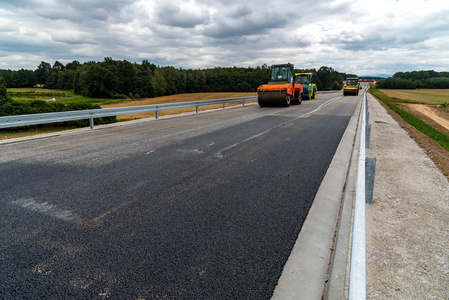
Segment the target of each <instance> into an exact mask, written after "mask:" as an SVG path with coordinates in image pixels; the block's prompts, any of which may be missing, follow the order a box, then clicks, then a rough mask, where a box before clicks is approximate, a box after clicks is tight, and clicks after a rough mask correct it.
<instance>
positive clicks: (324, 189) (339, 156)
mask: <svg viewBox="0 0 449 300" xmlns="http://www.w3.org/2000/svg"><path fill="white" fill-rule="evenodd" d="M361 104H362V101H361V100H360V103H359V104H358V105H357V107H356V109H355V111H354V113H353V115H352V117H351V119H350V121H349V124H348V127H347V128H346V131H345V133H344V134H343V137H342V139H341V141H340V144H339V146H338V148H337V151H336V153H335V155H334V157H333V159H332V162H331V164H330V166H329V168H328V170H327V172H326V175H325V177H324V179H323V181H322V183H321V185H320V188H319V189H318V192H317V194H316V196H315V199H314V201H313V204H312V206H311V208H310V211H309V214H308V215H307V218H306V220H305V222H304V225H303V227H302V229H301V232H300V233H299V235H298V239H297V240H296V243H295V245H294V247H293V250H292V252H291V254H290V257H289V258H288V260H287V263H286V264H285V266H284V270H283V271H282V275H281V277H280V278H279V281H278V284H277V286H276V288H275V290H274V293H273V296H272V299H322V298H323V297H324V295H327V294H328V292H327V291H326V290H325V289H326V285H327V282H328V276H329V275H328V272H329V268H330V267H332V270H331V271H330V274H331V275H330V276H332V277H334V276H335V274H337V273H338V274H343V275H344V276H343V293H344V289H345V287H344V281H345V277H346V276H345V275H346V267H347V264H346V261H345V264H344V266H342V264H341V263H337V264H335V263H334V264H333V263H332V257H333V247H334V241H335V236H336V235H337V236H338V234H337V230H338V229H339V228H340V229H341V230H347V227H348V226H349V227H350V224H351V215H352V202H351V201H353V198H352V199H350V196H351V189H352V188H351V187H349V188H346V183H347V182H351V180H352V182H353V179H351V178H350V177H351V176H349V171H350V168H349V166H350V165H352V164H353V163H354V161H353V159H352V158H353V149H354V144H355V142H354V141H355V137H356V133H357V128H358V123H359V116H360V112H361V107H362V106H361ZM356 160H357V155H356ZM356 164H357V161H356ZM348 176H349V177H348ZM345 191H347V193H348V194H346V193H345ZM343 203H344V204H346V205H343ZM342 207H343V210H342ZM348 210H350V212H349V218H348ZM340 211H342V216H344V217H345V219H344V220H343V219H342V221H341V222H339V219H340ZM348 222H349V223H348ZM348 224H349V225H348ZM346 239H348V241H347V243H344V240H346ZM337 241H339V244H340V248H339V249H338V253H339V255H338V256H339V257H341V256H345V253H346V255H347V253H348V248H346V249H344V245H345V244H346V245H348V243H349V235H348V236H347V237H346V236H343V235H341V236H338V238H337ZM346 257H347V256H346ZM346 257H345V258H346ZM342 267H343V268H344V270H341V268H342ZM337 278H338V279H341V278H342V277H341V276H340V275H338V277H337ZM338 283H339V282H338V281H336V280H333V282H332V284H333V285H332V287H333V290H334V287H335V285H334V284H336V285H337V286H340V284H338ZM338 291H341V288H339V289H338ZM338 291H337V292H338ZM333 293H334V292H332V295H333ZM341 296H342V298H343V297H344V294H342V295H341ZM332 298H333V299H335V298H340V297H334V296H332Z"/></svg>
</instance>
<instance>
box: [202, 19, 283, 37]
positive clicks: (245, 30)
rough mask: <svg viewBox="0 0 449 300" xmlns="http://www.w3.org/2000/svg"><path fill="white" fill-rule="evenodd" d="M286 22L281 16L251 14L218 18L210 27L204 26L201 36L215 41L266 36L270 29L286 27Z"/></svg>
mask: <svg viewBox="0 0 449 300" xmlns="http://www.w3.org/2000/svg"><path fill="white" fill-rule="evenodd" d="M286 20H287V18H285V17H284V16H283V15H282V14H279V15H274V14H273V15H269V14H264V13H260V14H259V13H258V14H255V13H252V14H251V15H247V16H246V17H245V18H237V19H232V18H222V17H218V18H217V19H215V20H213V22H212V24H211V25H210V26H206V28H205V29H204V31H203V34H204V35H206V36H209V37H213V38H217V39H221V38H229V37H235V36H248V35H260V34H266V33H268V32H269V31H270V30H272V29H276V28H282V27H286V26H287V25H288V24H287V21H286Z"/></svg>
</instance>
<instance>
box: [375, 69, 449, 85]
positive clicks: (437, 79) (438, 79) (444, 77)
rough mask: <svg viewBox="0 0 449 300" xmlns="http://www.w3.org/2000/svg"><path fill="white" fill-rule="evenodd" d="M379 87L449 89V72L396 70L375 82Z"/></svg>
mask: <svg viewBox="0 0 449 300" xmlns="http://www.w3.org/2000/svg"><path fill="white" fill-rule="evenodd" d="M377 87H378V88H380V89H449V72H435V71H432V70H431V71H413V72H397V73H395V74H394V75H393V77H389V78H386V79H382V80H380V81H379V82H377Z"/></svg>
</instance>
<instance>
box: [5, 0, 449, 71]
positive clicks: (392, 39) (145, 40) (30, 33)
mask: <svg viewBox="0 0 449 300" xmlns="http://www.w3.org/2000/svg"><path fill="white" fill-rule="evenodd" d="M0 7H2V8H0V68H3V69H8V68H9V69H19V68H28V69H35V68H36V67H37V66H38V65H39V64H40V62H41V61H46V62H49V63H50V64H53V62H54V61H56V60H58V61H60V62H63V63H66V62H71V61H72V60H78V61H80V62H84V61H92V60H94V61H102V60H103V58H104V57H112V58H113V59H126V60H129V61H137V62H140V61H141V60H142V59H148V60H149V61H150V62H153V63H155V64H158V65H171V66H175V67H182V68H206V67H215V66H223V67H224V66H234V65H235V66H256V65H262V64H264V63H266V64H268V65H270V64H273V63H281V62H287V61H291V62H292V63H295V65H296V66H297V67H299V68H302V67H304V68H319V67H321V66H323V65H324V66H329V67H332V68H334V69H336V70H338V71H341V72H347V73H356V74H359V75H373V74H393V73H394V72H396V71H411V70H419V69H434V70H436V71H443V70H449V64H448V57H449V50H448V49H449V38H448V34H449V27H448V26H447V24H449V2H447V1H438V0H377V1H374V2H373V1H368V0H361V1H347V0H334V1H327V0H304V1H301V2H292V1H276V2H272V3H270V5H269V6H268V5H267V4H266V2H265V1H261V0H247V1H245V2H242V1H235V0H231V1H223V0H221V1H216V0H181V1H178V2H176V3H175V2H173V3H171V2H160V1H156V0H150V1H148V0H112V1H111V0H94V1H91V0H82V1H80V0H77V1H75V0H71V1H62V0H52V1H37V0H16V1H14V2H10V1H4V0H0Z"/></svg>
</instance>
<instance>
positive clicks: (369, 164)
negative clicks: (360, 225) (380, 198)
mask: <svg viewBox="0 0 449 300" xmlns="http://www.w3.org/2000/svg"><path fill="white" fill-rule="evenodd" d="M365 164H366V167H365V180H366V184H365V190H366V191H365V194H366V196H365V202H366V203H370V204H372V203H373V194H374V177H375V175H376V158H369V157H367V158H366V161H365Z"/></svg>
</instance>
